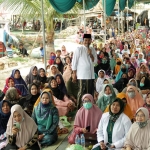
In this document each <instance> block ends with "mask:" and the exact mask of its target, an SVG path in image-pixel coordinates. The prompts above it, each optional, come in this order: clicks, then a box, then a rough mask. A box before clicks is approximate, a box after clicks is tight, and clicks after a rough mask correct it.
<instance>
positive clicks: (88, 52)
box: [0, 30, 150, 150]
mask: <svg viewBox="0 0 150 150" xmlns="http://www.w3.org/2000/svg"><path fill="white" fill-rule="evenodd" d="M142 35H143V34H142V32H141V31H140V30H135V31H132V32H130V33H128V32H127V33H126V34H125V35H123V36H119V37H117V38H116V39H114V38H110V39H109V41H107V42H106V43H105V44H104V45H103V44H102V43H100V44H99V43H98V44H97V43H92V37H91V34H84V35H83V39H82V40H83V41H82V44H81V45H79V46H78V47H77V48H76V50H75V51H74V52H71V53H68V52H67V49H66V47H65V45H63V46H62V48H61V50H56V52H55V53H53V52H52V53H51V54H50V59H49V61H48V64H49V65H48V66H47V68H46V70H45V69H44V68H38V67H37V66H32V67H31V69H30V71H29V73H28V75H27V76H26V77H25V79H23V78H22V76H21V72H20V71H19V70H18V69H14V70H12V74H11V75H10V76H9V77H8V78H7V79H6V84H5V85H4V89H3V90H2V94H1V97H0V100H1V102H0V149H2V148H3V149H5V150H9V149H19V150H25V149H32V150H35V149H36V150H38V149H40V147H45V146H50V145H52V144H54V143H55V142H56V141H57V139H58V133H59V132H60V130H59V129H58V128H60V126H61V121H60V118H63V119H64V118H65V119H67V120H68V121H69V119H70V117H69V113H70V112H73V111H76V110H77V113H76V114H75V119H74V127H73V132H72V133H71V134H70V135H69V136H68V142H69V143H70V144H74V143H75V138H76V135H81V134H84V135H85V138H86V139H90V138H89V137H92V138H93V139H94V140H97V141H98V144H96V145H94V146H93V150H101V149H107V148H111V149H115V148H116V149H126V150H131V149H138V150H143V149H147V150H148V149H150V141H149V138H150V134H149V132H148V131H149V130H150V120H149V118H150V71H149V69H150V41H149V37H150V32H149V31H147V32H146V38H145V39H144V38H143V37H142ZM129 36H130V39H131V40H130V41H129ZM41 47H42V46H41ZM72 119H73V118H72ZM67 132H68V131H67V129H66V128H65V127H63V128H62V133H67Z"/></svg>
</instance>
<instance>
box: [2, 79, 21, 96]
mask: <svg viewBox="0 0 150 150" xmlns="http://www.w3.org/2000/svg"><path fill="white" fill-rule="evenodd" d="M10 87H14V88H16V87H15V81H14V79H13V78H12V77H9V78H7V79H6V84H5V87H4V89H3V93H4V94H6V92H7V90H8V89H9V88H10ZM16 90H17V92H18V94H19V95H21V92H20V91H19V90H18V89H17V88H16Z"/></svg>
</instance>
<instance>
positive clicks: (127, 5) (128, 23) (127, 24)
mask: <svg viewBox="0 0 150 150" xmlns="http://www.w3.org/2000/svg"><path fill="white" fill-rule="evenodd" d="M128 9H129V1H128V0H127V31H128V30H129V20H128V19H129V17H128V15H129V12H128Z"/></svg>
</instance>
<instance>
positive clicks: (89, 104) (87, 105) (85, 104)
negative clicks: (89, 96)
mask: <svg viewBox="0 0 150 150" xmlns="http://www.w3.org/2000/svg"><path fill="white" fill-rule="evenodd" d="M92 106H93V104H92V103H91V102H87V103H84V104H83V107H84V108H85V109H88V110H89V109H90V108H91V107H92Z"/></svg>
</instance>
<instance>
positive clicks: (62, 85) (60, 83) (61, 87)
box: [55, 74, 67, 95]
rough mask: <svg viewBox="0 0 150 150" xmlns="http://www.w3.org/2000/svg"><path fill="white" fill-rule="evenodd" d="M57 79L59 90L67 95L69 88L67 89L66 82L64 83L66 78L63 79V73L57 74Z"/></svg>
mask: <svg viewBox="0 0 150 150" xmlns="http://www.w3.org/2000/svg"><path fill="white" fill-rule="evenodd" d="M55 79H56V81H57V84H58V88H59V90H60V91H61V92H63V94H64V95H67V89H66V86H65V83H64V80H63V77H62V75H60V74H57V75H56V76H55Z"/></svg>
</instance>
